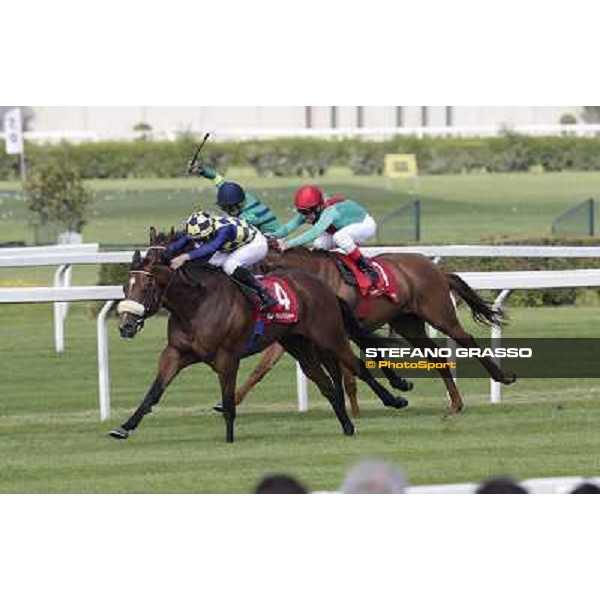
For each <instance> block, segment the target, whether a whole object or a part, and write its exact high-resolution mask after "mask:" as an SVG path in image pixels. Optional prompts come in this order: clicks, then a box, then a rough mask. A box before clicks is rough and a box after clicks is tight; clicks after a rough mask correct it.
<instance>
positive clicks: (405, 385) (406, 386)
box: [393, 379, 415, 392]
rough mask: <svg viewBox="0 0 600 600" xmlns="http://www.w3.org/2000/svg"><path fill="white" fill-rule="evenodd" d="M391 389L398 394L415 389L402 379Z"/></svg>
mask: <svg viewBox="0 0 600 600" xmlns="http://www.w3.org/2000/svg"><path fill="white" fill-rule="evenodd" d="M393 387H394V389H396V390H399V391H400V392H412V391H413V390H414V388H415V384H414V383H413V382H412V381H408V379H402V381H400V382H398V384H397V385H395V386H393Z"/></svg>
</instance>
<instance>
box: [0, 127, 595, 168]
mask: <svg viewBox="0 0 600 600" xmlns="http://www.w3.org/2000/svg"><path fill="white" fill-rule="evenodd" d="M141 133H142V134H144V132H141ZM197 143H198V140H197V139H196V138H195V137H194V136H193V135H190V134H184V135H182V136H181V137H180V138H179V139H177V140H175V141H170V142H168V141H164V142H155V141H150V140H138V141H134V142H99V143H88V144H78V145H73V144H61V145H58V146H57V145H42V146H40V145H35V144H27V147H26V156H27V161H28V163H29V164H30V165H31V166H32V167H35V165H36V164H37V163H38V162H40V161H44V160H47V159H48V158H49V157H54V156H57V155H62V156H64V157H66V158H67V159H68V161H69V163H70V164H71V165H72V166H73V167H74V168H75V169H77V170H78V171H79V173H80V174H81V175H82V177H85V178H99V179H103V178H112V179H120V178H140V177H182V176H183V175H185V172H186V166H187V161H188V160H189V159H190V158H191V157H192V155H193V154H194V150H195V148H196V145H197ZM386 154H415V155H416V156H417V161H418V164H419V170H420V171H421V172H422V173H430V174H438V173H463V172H465V173H468V172H472V171H475V172H481V171H486V172H491V173H494V172H496V173H502V172H519V171H522V172H524V171H528V170H529V169H531V167H534V166H542V167H543V168H544V169H545V170H548V171H564V170H582V171H587V170H600V138H576V137H573V136H557V137H530V136H523V135H515V134H514V133H510V132H507V133H505V134H504V135H502V136H500V137H497V138H490V139H487V138H460V139H445V138H424V139H417V138H412V137H395V138H392V139H389V140H384V141H370V140H360V139H343V140H323V139H297V138H294V139H273V140H261V141H243V142H211V143H210V144H209V145H208V146H207V148H206V149H205V152H204V153H203V156H202V160H203V161H204V162H206V163H207V164H208V165H210V166H213V167H217V168H218V169H219V170H221V171H223V170H224V169H226V167H227V166H228V165H236V166H240V165H248V164H250V165H252V166H254V168H255V169H256V171H257V173H258V174H259V175H261V176H275V177H277V176H280V177H281V176H302V177H318V176H320V175H324V174H325V173H326V172H327V170H328V169H329V168H330V167H331V165H344V166H349V167H350V168H351V169H352V171H353V172H354V173H355V174H357V175H374V174H379V173H381V172H382V171H383V160H384V158H383V157H384V156H385V155H386ZM18 177H19V160H18V157H14V156H7V155H6V154H4V149H3V148H0V179H17V178H18Z"/></svg>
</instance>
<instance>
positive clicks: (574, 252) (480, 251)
mask: <svg viewBox="0 0 600 600" xmlns="http://www.w3.org/2000/svg"><path fill="white" fill-rule="evenodd" d="M83 246H84V247H83V248H82V247H81V246H66V247H65V246H63V247H48V248H37V249H36V248H10V249H2V250H0V267H33V266H58V267H59V268H58V270H57V271H56V274H55V277H54V284H55V287H53V288H52V287H50V288H12V289H11V288H0V304H2V303H30V302H52V303H54V304H55V345H56V349H57V351H58V352H61V351H63V350H64V322H65V318H66V309H65V308H64V307H65V304H64V303H67V302H82V301H100V300H104V301H106V305H105V306H104V308H103V310H102V311H101V312H100V314H99V315H98V323H97V334H98V372H99V387H100V393H99V396H100V398H99V401H100V407H101V409H100V413H101V419H102V420H104V419H107V418H108V417H109V415H110V392H109V375H108V342H107V332H106V327H107V326H106V315H107V314H108V311H109V310H110V308H111V306H112V305H113V303H114V302H115V301H117V300H119V299H121V298H122V297H123V296H122V290H121V288H120V287H117V286H99V287H87V288H82V287H75V288H70V287H69V285H68V284H69V281H68V280H67V279H66V278H65V276H64V273H66V272H67V269H70V267H71V266H72V265H89V264H115V263H129V262H130V261H131V257H132V252H101V253H99V252H97V245H93V244H91V245H89V244H88V245H83ZM40 250H41V252H40ZM366 251H367V253H368V254H369V255H377V254H382V253H386V252H412V253H422V254H426V255H428V256H431V257H435V258H443V257H450V256H452V257H458V256H471V257H517V256H520V257H523V256H527V257H538V258H543V257H572V258H594V257H600V247H547V246H540V247H532V246H415V247H389V248H388V247H381V248H368V249H366ZM460 275H461V276H462V277H463V278H464V279H465V280H466V281H467V283H469V285H471V287H473V288H474V289H477V290H503V291H502V293H501V294H500V296H499V297H498V299H497V305H498V306H501V305H502V304H503V303H504V302H505V301H506V299H507V297H508V295H509V294H510V292H511V291H512V290H517V289H547V288H557V287H600V270H578V271H533V272H491V273H462V274H460ZM501 335H502V332H501V330H500V329H499V328H493V330H492V336H493V337H495V338H496V339H500V338H501ZM297 384H298V404H299V409H300V410H301V411H305V410H308V393H307V385H306V379H305V378H304V375H303V374H302V373H301V372H299V374H298V382H297ZM500 397H501V396H500V386H499V385H498V384H496V383H495V382H492V392H491V400H492V402H494V403H496V402H499V401H500Z"/></svg>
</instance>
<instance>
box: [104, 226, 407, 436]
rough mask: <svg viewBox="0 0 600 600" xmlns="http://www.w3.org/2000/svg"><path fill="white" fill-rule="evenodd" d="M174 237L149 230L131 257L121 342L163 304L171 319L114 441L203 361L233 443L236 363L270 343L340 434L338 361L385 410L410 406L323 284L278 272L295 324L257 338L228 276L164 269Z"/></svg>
mask: <svg viewBox="0 0 600 600" xmlns="http://www.w3.org/2000/svg"><path fill="white" fill-rule="evenodd" d="M172 237H173V231H171V234H169V235H165V234H158V233H157V232H156V230H155V229H154V228H152V229H151V230H150V248H149V249H148V250H147V252H146V256H145V258H144V259H142V256H141V254H140V253H139V251H138V252H136V253H135V254H134V257H133V262H132V264H131V268H130V269H131V270H130V273H129V277H128V281H127V283H126V285H125V287H124V292H125V300H123V301H122V302H121V303H120V304H119V314H120V324H119V330H120V333H121V336H122V337H124V338H133V337H135V335H136V334H137V333H138V332H139V331H140V330H141V329H142V327H143V325H144V322H145V320H146V319H147V318H149V317H151V316H153V315H155V314H156V313H157V312H158V310H159V309H160V308H161V306H164V307H165V308H166V309H167V310H168V312H169V313H170V317H169V322H168V336H167V337H168V339H167V345H166V347H165V348H164V350H163V351H162V354H161V357H160V359H159V366H158V374H157V376H156V379H155V381H154V383H153V384H152V387H151V388H150V390H149V391H148V393H147V394H146V396H145V398H144V400H143V401H142V403H141V404H140V406H139V407H138V409H137V410H136V411H135V412H134V413H133V415H132V416H131V418H130V419H129V420H128V421H127V422H126V423H125V424H123V425H122V426H121V427H119V428H117V429H115V430H113V431H111V432H110V435H111V436H112V437H113V438H116V439H121V440H122V439H127V438H128V437H129V436H130V435H131V433H132V432H133V431H134V430H135V429H136V428H137V427H138V426H139V424H140V422H141V421H142V419H143V418H144V416H145V415H146V414H148V413H150V412H152V409H153V407H154V406H155V405H156V404H157V403H158V402H159V401H160V398H161V397H162V395H163V394H164V392H165V390H166V389H167V387H168V386H169V384H171V383H172V381H173V380H174V378H175V377H176V376H177V375H178V373H180V372H181V371H182V370H183V369H185V368H186V367H189V366H190V365H193V364H196V363H206V364H208V365H210V366H211V367H212V369H213V370H214V371H215V372H216V373H217V374H218V377H219V383H220V387H221V397H222V414H223V418H224V419H225V425H226V441H227V442H228V443H232V442H233V441H234V423H235V419H236V407H235V386H236V377H237V373H238V368H239V364H240V361H241V359H242V358H245V357H246V356H249V355H251V354H254V353H257V352H260V351H262V350H264V349H265V348H267V347H268V346H271V345H272V344H273V343H274V342H279V343H280V344H281V346H282V347H283V348H284V349H285V350H286V351H287V352H289V353H290V354H291V355H292V356H293V357H294V358H295V359H296V360H297V361H298V362H299V363H300V365H301V367H302V369H303V371H304V373H305V374H306V376H307V377H308V378H310V379H311V380H312V381H314V383H315V384H316V385H317V387H318V388H319V390H320V392H321V393H322V394H323V395H324V396H325V397H326V398H327V400H328V401H329V402H330V403H331V405H332V407H333V410H334V412H335V414H336V416H337V418H338V420H339V422H340V424H341V426H342V430H343V432H344V434H345V435H348V436H351V435H353V434H354V425H353V423H352V421H351V420H350V418H349V417H348V414H347V413H346V408H345V403H344V392H343V386H342V377H341V369H340V363H341V364H342V365H344V367H345V368H346V369H348V370H349V371H350V372H351V373H352V374H353V375H354V376H356V377H359V378H360V379H362V380H364V381H365V382H366V383H367V385H369V387H370V388H371V389H372V390H373V391H374V392H375V394H377V396H378V397H379V398H380V399H381V401H382V402H383V403H384V404H385V405H386V406H390V407H394V408H405V407H406V406H408V402H407V401H406V400H405V399H403V398H400V397H395V396H393V395H392V394H391V393H390V392H389V391H388V390H386V389H385V388H384V387H383V386H382V385H381V384H380V383H379V382H378V381H376V380H375V378H374V377H373V376H372V375H371V373H370V372H369V371H368V369H367V368H366V367H365V365H364V363H363V362H362V361H361V360H360V359H359V358H358V357H356V356H355V355H354V354H353V352H352V348H351V346H350V343H349V341H348V337H347V334H346V330H345V324H344V318H343V317H342V311H341V310H340V304H339V300H338V298H336V296H335V294H334V293H333V291H332V290H330V289H329V288H328V287H327V286H325V285H324V284H323V282H322V281H320V280H319V279H317V278H316V277H313V276H312V275H310V274H309V273H307V272H305V271H297V272H293V273H289V274H287V275H286V274H285V272H284V273H282V274H280V276H279V277H280V279H282V280H283V281H284V282H286V283H287V285H288V286H289V289H290V290H291V291H292V293H293V294H294V295H295V296H296V298H297V306H298V318H297V322H295V323H292V324H279V323H273V324H270V325H268V326H266V327H265V328H264V333H263V334H262V335H261V336H259V338H258V339H257V335H256V328H255V325H256V316H257V311H256V308H255V307H254V305H253V303H252V302H251V301H250V300H249V298H248V297H247V296H246V295H245V293H244V292H242V290H241V289H240V288H239V287H238V286H237V285H236V284H235V283H234V282H233V281H232V280H231V279H230V278H229V277H228V276H227V275H225V274H224V273H223V272H221V271H220V270H218V269H215V268H214V267H211V266H209V265H206V264H200V265H199V266H197V267H194V266H193V265H190V266H189V267H187V266H186V267H185V268H183V269H179V270H177V271H174V270H172V269H171V268H170V266H169V265H168V262H167V260H166V258H165V250H166V246H167V245H168V244H169V242H170V241H171V240H172ZM192 271H193V273H192ZM346 320H347V316H346ZM356 325H357V324H356Z"/></svg>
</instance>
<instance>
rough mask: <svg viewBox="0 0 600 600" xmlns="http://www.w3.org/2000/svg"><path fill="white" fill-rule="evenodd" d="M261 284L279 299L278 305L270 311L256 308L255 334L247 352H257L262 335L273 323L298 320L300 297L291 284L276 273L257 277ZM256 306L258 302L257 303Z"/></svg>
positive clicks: (291, 322)
mask: <svg viewBox="0 0 600 600" xmlns="http://www.w3.org/2000/svg"><path fill="white" fill-rule="evenodd" d="M257 279H259V280H260V283H261V285H262V286H263V287H264V288H265V289H267V290H268V291H269V293H270V294H271V296H273V298H275V299H276V300H277V305H276V306H273V307H272V308H270V309H269V310H268V311H260V310H259V309H258V308H256V309H255V313H254V320H255V321H256V323H255V325H254V334H253V336H252V339H251V340H250V342H249V344H248V347H247V349H246V353H247V354H252V353H254V352H255V350H256V348H257V346H258V341H259V339H260V337H261V336H262V335H263V334H264V333H265V327H266V326H267V325H269V324H272V323H279V324H284V325H291V324H293V323H297V322H298V298H297V296H296V292H294V290H292V288H291V287H290V284H289V283H288V282H287V281H286V280H285V279H282V278H281V277H277V276H276V275H266V276H264V277H257ZM255 306H256V304H255Z"/></svg>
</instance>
